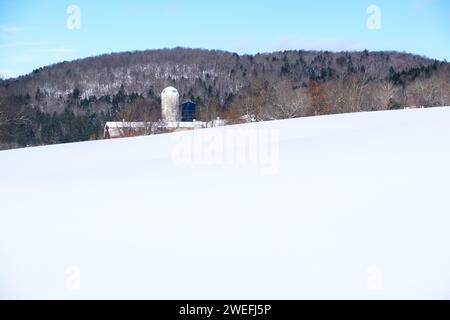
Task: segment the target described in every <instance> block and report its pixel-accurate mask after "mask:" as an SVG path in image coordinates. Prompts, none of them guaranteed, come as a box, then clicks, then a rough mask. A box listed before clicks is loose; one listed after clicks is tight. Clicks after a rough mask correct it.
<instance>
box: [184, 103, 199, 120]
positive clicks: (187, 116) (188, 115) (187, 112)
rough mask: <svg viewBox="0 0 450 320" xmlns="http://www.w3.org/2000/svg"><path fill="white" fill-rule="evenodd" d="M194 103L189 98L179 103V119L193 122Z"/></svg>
mask: <svg viewBox="0 0 450 320" xmlns="http://www.w3.org/2000/svg"><path fill="white" fill-rule="evenodd" d="M195 109H196V104H195V102H193V101H191V100H187V101H185V102H183V103H182V104H181V121H183V122H193V121H194V119H195Z"/></svg>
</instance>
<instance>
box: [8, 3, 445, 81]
mask: <svg viewBox="0 0 450 320" xmlns="http://www.w3.org/2000/svg"><path fill="white" fill-rule="evenodd" d="M69 5H77V6H78V7H79V8H80V10H81V16H80V25H81V28H80V29H69V28H67V20H68V18H69V16H70V14H68V13H67V8H68V6H69ZM370 5H377V6H378V7H379V8H380V9H381V29H379V30H370V29H368V28H367V20H368V18H369V16H370V14H368V13H367V8H368V7H369V6H370ZM177 46H182V47H193V48H206V49H221V50H228V51H233V52H238V53H257V52H270V51H276V50H286V49H317V50H331V51H341V50H363V49H369V50H398V51H406V52H412V53H416V54H420V55H425V56H428V57H431V58H435V59H440V60H443V59H446V60H448V61H449V60H450V0H395V1H392V0H369V1H366V0H345V1H335V0H314V1H310V0H309V1H307V0H277V1H271V2H266V1H261V0H258V1H256V0H239V1H237V0H228V1H221V0H215V1H211V0H208V1H206V0H146V1H145V0H127V1H125V0H110V1H93V0H90V1H89V0H71V1H65V0H59V1H54V0H0V74H1V75H2V76H3V77H13V76H18V75H22V74H26V73H29V72H31V71H32V70H33V69H35V68H38V67H42V66H45V65H49V64H52V63H56V62H61V61H64V60H73V59H77V58H83V57H88V56H92V55H98V54H103V53H110V52H119V51H133V50H145V49H156V48H173V47H177Z"/></svg>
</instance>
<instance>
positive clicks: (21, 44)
mask: <svg viewBox="0 0 450 320" xmlns="http://www.w3.org/2000/svg"><path fill="white" fill-rule="evenodd" d="M46 45H48V42H32V41H16V42H10V43H5V44H0V49H7V48H18V47H40V46H46Z"/></svg>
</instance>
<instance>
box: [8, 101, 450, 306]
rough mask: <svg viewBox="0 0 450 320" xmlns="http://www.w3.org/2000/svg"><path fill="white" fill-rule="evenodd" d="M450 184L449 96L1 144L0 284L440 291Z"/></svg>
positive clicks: (129, 289) (139, 291)
mask: <svg viewBox="0 0 450 320" xmlns="http://www.w3.org/2000/svg"><path fill="white" fill-rule="evenodd" d="M242 136H245V137H248V139H247V140H241V141H240V142H239V137H242ZM233 139H234V140H233ZM234 147H236V148H234ZM241 151H247V152H246V153H242V152H241ZM449 191H450V108H435V109H415V110H401V111H388V112H374V113H358V114H344V115H336V116H325V117H316V118H303V119H295V120H285V121H275V122H268V123H256V124H249V125H243V126H235V127H224V128H216V129H207V130H200V131H195V132H184V133H176V134H173V135H160V136H150V137H140V138H131V139H121V140H110V141H98V142H87V143H77V144H67V145H58V146H49V147H39V148H29V149H22V150H14V151H4V152H0V298H8V299H9V298H11V299H14V298H38V299H41V298H44V299H46V298H58V299H81V298H88V299H89V298H137V299H302V298H325V299H328V298H344V299H345V298H357V299H365V298H374V299H379V298H388V299H389V298H450V194H449Z"/></svg>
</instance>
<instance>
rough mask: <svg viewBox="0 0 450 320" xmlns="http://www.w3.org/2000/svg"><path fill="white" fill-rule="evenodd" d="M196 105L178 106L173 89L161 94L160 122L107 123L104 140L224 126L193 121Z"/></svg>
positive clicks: (218, 121)
mask: <svg viewBox="0 0 450 320" xmlns="http://www.w3.org/2000/svg"><path fill="white" fill-rule="evenodd" d="M195 114H196V104H195V102H193V101H191V100H187V101H185V102H184V103H183V104H182V105H181V106H180V95H179V93H178V90H177V89H175V88H173V87H168V88H166V89H164V90H163V91H162V93H161V120H160V121H158V122H128V121H125V120H123V121H121V122H107V123H106V124H105V127H104V138H105V139H114V138H121V137H132V136H139V135H148V134H155V133H164V132H175V131H186V130H196V129H203V128H211V127H220V126H224V125H226V122H225V121H224V120H220V119H217V120H214V121H211V122H200V121H196V120H195Z"/></svg>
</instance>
